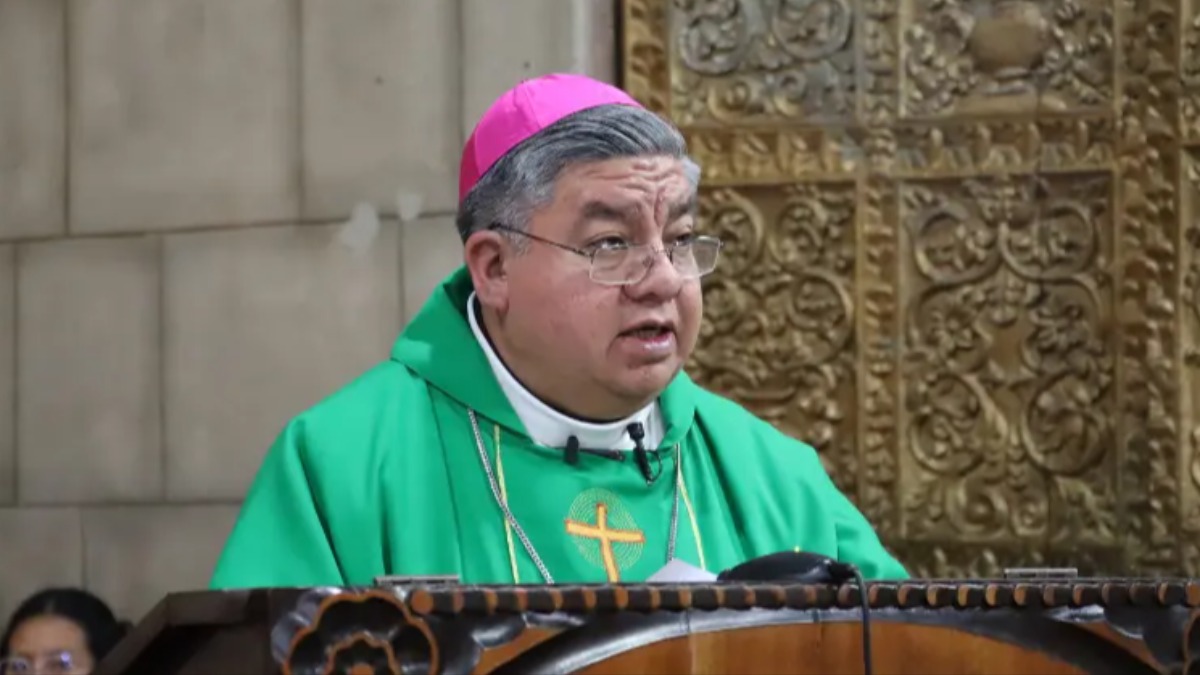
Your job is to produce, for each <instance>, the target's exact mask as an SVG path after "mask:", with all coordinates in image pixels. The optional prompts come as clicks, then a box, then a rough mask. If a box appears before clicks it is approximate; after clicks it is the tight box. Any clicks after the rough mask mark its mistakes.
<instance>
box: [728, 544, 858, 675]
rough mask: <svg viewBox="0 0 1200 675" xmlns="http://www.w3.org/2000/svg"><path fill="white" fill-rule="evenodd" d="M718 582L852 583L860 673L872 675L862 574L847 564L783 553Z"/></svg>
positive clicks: (731, 571) (730, 572) (746, 564)
mask: <svg viewBox="0 0 1200 675" xmlns="http://www.w3.org/2000/svg"><path fill="white" fill-rule="evenodd" d="M717 580H718V581H793V582H797V583H802V584H830V585H833V584H842V583H845V582H847V581H851V580H853V581H855V582H856V583H857V584H858V595H859V599H860V600H861V601H862V645H863V673H864V674H865V675H871V623H870V614H871V603H870V600H869V599H868V598H867V585H866V583H865V582H864V581H863V577H862V572H860V571H859V569H858V567H856V566H854V565H851V564H850V563H844V562H838V561H837V560H834V559H833V558H830V557H828V556H823V555H820V554H818V553H804V552H801V551H783V552H780V553H772V554H770V555H764V556H760V557H758V558H754V559H752V560H747V561H746V562H744V563H742V564H740V565H736V566H734V567H731V568H729V569H727V570H725V571H723V572H721V573H720V574H718V575H717Z"/></svg>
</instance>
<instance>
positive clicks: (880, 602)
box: [96, 580, 1200, 675]
mask: <svg viewBox="0 0 1200 675" xmlns="http://www.w3.org/2000/svg"><path fill="white" fill-rule="evenodd" d="M867 599H868V601H869V606H870V612H869V614H868V622H867V623H868V627H869V631H870V642H871V658H872V665H873V669H874V672H875V673H879V674H880V675H883V674H885V673H913V674H920V675H928V674H930V673H953V674H956V675H960V674H963V673H1123V674H1129V675H1132V674H1137V673H1186V674H1195V675H1200V626H1197V617H1198V616H1200V581H1191V580H1181V581H1166V580H1145V581H1139V580H1066V581H1036V580H1030V581H1026V582H1017V581H938V580H929V581H916V580H914V581H906V582H896V583H891V582H883V583H873V584H868V586H867ZM860 602H861V596H860V595H859V590H858V588H857V586H853V585H851V586H840V587H834V586H814V585H788V584H744V583H736V584H730V583H725V584H688V585H644V584H643V585H617V586H458V585H437V584H434V585H429V584H423V583H420V582H417V583H412V584H408V585H395V586H379V587H374V588H344V589H336V588H332V589H262V590H253V591H237V592H199V593H180V594H175V595H170V596H168V597H167V598H166V599H164V600H163V601H162V602H160V603H159V604H158V606H157V607H155V609H154V610H153V611H152V612H151V613H150V614H149V615H148V616H147V617H146V619H145V620H143V621H142V623H141V624H140V625H139V626H138V627H137V628H136V629H135V630H134V631H133V633H132V634H131V635H130V636H129V637H128V638H127V639H126V640H125V642H123V643H122V644H121V645H119V646H118V648H117V649H116V650H115V652H114V653H112V654H111V655H110V656H109V658H107V659H106V660H105V661H104V662H103V663H102V664H100V666H99V668H98V669H97V671H96V672H97V673H99V674H100V675H117V674H125V673H138V674H141V673H155V674H157V675H173V674H176V673H178V674H193V675H214V674H217V673H230V674H234V673H252V674H259V673H284V674H292V675H316V674H324V673H350V674H353V675H366V674H368V673H372V674H373V673H406V674H407V673H464V674H466V673H479V674H482V673H497V674H499V673H549V672H555V673H560V672H583V673H672V674H675V673H821V674H826V673H862V672H863V670H864V663H863V650H862V635H863V631H862V628H863V622H862V621H861V617H862V611H861V610H860V609H858V607H859V606H860Z"/></svg>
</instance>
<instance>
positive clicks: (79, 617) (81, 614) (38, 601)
mask: <svg viewBox="0 0 1200 675" xmlns="http://www.w3.org/2000/svg"><path fill="white" fill-rule="evenodd" d="M40 616H54V617H60V618H63V619H67V620H68V621H72V622H74V623H75V625H77V626H79V628H80V629H81V630H82V631H83V634H84V635H85V636H86V639H87V646H88V651H90V652H91V653H92V658H93V659H95V660H96V661H100V659H103V658H104V657H105V656H106V655H107V654H108V652H110V651H112V648H113V647H115V646H117V643H118V642H120V641H121V639H122V638H124V637H125V635H126V634H127V633H128V632H129V630H130V629H131V628H132V627H133V626H132V624H130V623H129V622H128V621H120V620H118V619H117V617H116V615H115V614H113V611H112V609H111V608H110V607H109V606H108V604H107V603H105V602H104V601H103V600H101V599H100V598H98V597H96V596H95V595H93V594H91V593H89V592H87V591H85V590H82V589H78V588H47V589H45V590H43V591H39V592H37V593H35V594H33V595H31V596H29V597H28V598H26V599H25V601H24V602H22V603H21V605H20V606H19V607H17V609H16V611H15V612H13V614H12V616H11V617H9V619H8V626H7V627H6V628H5V629H4V637H3V639H2V640H0V658H4V657H6V656H8V650H9V642H11V641H12V636H13V633H15V632H16V631H17V628H18V627H19V626H20V625H21V624H23V623H25V622H26V621H28V620H30V619H35V618H37V617H40Z"/></svg>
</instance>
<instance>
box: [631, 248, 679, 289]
mask: <svg viewBox="0 0 1200 675" xmlns="http://www.w3.org/2000/svg"><path fill="white" fill-rule="evenodd" d="M642 264H644V265H646V268H647V269H646V276H644V277H642V278H641V280H639V281H638V282H637V283H633V284H629V285H627V286H626V287H625V290H626V293H628V294H629V297H631V298H634V299H642V298H647V297H657V298H662V299H669V298H673V297H675V296H676V295H679V289H680V288H682V287H683V277H682V276H681V275H680V274H679V270H677V269H675V264H674V263H673V262H671V256H670V254H669V253H668V252H667V251H665V250H663V249H653V250H648V251H646V253H645V258H644V259H643V260H642Z"/></svg>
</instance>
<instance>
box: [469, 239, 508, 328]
mask: <svg viewBox="0 0 1200 675" xmlns="http://www.w3.org/2000/svg"><path fill="white" fill-rule="evenodd" d="M510 254H511V249H510V248H509V246H508V242H507V241H506V240H505V239H504V237H503V236H502V235H500V234H499V233H497V232H491V231H484V232H476V233H474V234H472V235H471V236H470V237H467V242H466V244H465V245H464V247H463V259H464V261H465V262H466V265H467V271H468V272H470V274H471V283H472V285H474V286H475V295H476V296H477V297H478V298H479V302H480V303H482V304H483V306H484V307H490V308H492V309H495V310H497V311H500V312H503V311H504V310H505V309H506V308H507V306H508V270H507V268H506V265H507V264H508V261H509V258H510Z"/></svg>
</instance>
